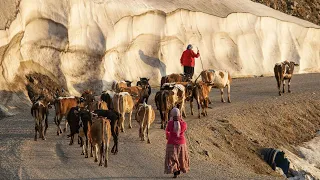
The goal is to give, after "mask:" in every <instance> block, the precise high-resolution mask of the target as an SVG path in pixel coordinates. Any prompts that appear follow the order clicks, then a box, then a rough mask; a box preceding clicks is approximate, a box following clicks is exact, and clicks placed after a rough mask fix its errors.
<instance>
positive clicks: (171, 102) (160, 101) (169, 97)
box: [155, 83, 186, 129]
mask: <svg viewBox="0 0 320 180" xmlns="http://www.w3.org/2000/svg"><path fill="white" fill-rule="evenodd" d="M185 97H186V96H185V87H184V86H183V85H181V84H174V83H165V84H163V86H162V88H161V90H160V92H158V93H157V94H156V99H155V100H156V105H157V106H158V109H159V112H160V116H161V128H162V129H164V128H165V127H166V124H167V122H168V116H169V112H170V110H171V109H172V108H173V107H175V106H179V109H180V111H181V113H182V116H183V117H186V113H185V105H184V104H185ZM163 112H164V113H163Z"/></svg>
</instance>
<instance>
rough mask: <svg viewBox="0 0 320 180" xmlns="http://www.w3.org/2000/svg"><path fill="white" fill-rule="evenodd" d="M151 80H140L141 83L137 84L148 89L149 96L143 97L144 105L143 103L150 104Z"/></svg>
mask: <svg viewBox="0 0 320 180" xmlns="http://www.w3.org/2000/svg"><path fill="white" fill-rule="evenodd" d="M149 80H150V79H148V78H140V81H138V82H137V86H140V87H142V88H147V89H148V96H146V97H141V98H143V99H142V102H141V103H143V101H145V102H146V103H148V99H149V96H150V95H151V86H150V84H149Z"/></svg>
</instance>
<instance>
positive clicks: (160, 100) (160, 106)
mask: <svg viewBox="0 0 320 180" xmlns="http://www.w3.org/2000/svg"><path fill="white" fill-rule="evenodd" d="M163 94H164V93H163V92H161V93H160V97H158V100H159V112H160V117H161V121H163V118H164V117H163V113H162V100H163V98H162V95H163Z"/></svg>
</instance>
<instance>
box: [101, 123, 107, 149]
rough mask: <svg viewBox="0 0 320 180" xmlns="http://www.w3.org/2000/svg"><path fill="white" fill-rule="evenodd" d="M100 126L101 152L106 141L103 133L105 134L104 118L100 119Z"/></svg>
mask: <svg viewBox="0 0 320 180" xmlns="http://www.w3.org/2000/svg"><path fill="white" fill-rule="evenodd" d="M101 126H102V131H101V133H102V134H101V137H102V140H101V141H102V142H101V149H100V150H101V151H100V152H101V153H103V150H104V143H105V142H106V141H105V138H106V137H105V134H106V127H107V122H106V121H105V120H104V119H102V121H101Z"/></svg>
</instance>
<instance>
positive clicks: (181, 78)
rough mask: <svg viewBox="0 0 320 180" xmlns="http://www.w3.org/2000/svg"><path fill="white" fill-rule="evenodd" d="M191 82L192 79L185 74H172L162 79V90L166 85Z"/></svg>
mask: <svg viewBox="0 0 320 180" xmlns="http://www.w3.org/2000/svg"><path fill="white" fill-rule="evenodd" d="M189 81H191V78H190V77H189V76H186V75H184V74H170V75H167V76H163V77H162V78H161V84H160V88H161V87H162V85H163V84H164V83H174V82H189Z"/></svg>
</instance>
